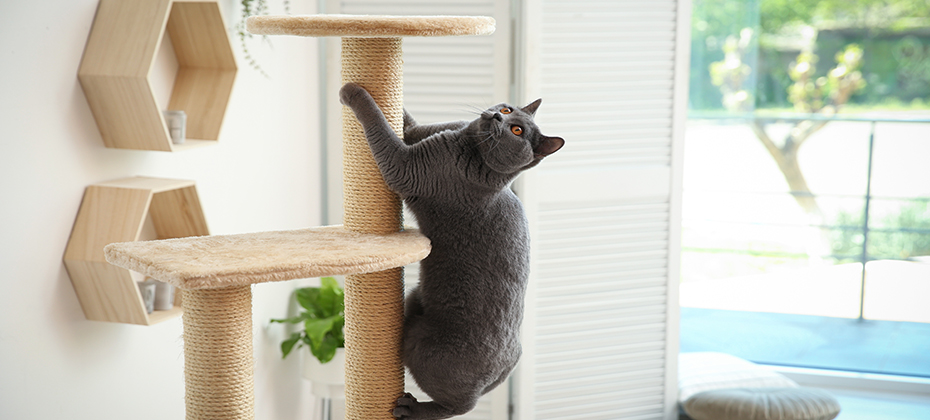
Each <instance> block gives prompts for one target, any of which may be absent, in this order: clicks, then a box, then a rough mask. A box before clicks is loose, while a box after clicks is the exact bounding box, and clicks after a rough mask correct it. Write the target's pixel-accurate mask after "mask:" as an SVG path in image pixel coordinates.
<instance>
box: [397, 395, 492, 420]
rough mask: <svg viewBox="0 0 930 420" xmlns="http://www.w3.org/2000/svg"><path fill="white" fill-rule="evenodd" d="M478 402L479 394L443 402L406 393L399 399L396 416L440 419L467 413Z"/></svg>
mask: <svg viewBox="0 0 930 420" xmlns="http://www.w3.org/2000/svg"><path fill="white" fill-rule="evenodd" d="M476 404H478V396H473V397H470V398H467V397H466V398H457V399H456V401H452V400H447V401H443V402H442V403H440V402H436V401H427V402H419V401H417V399H416V398H414V397H413V395H410V394H404V396H402V397H400V398H398V399H397V407H395V408H394V412H393V414H394V417H396V418H399V419H403V420H439V419H447V418H449V417H454V416H459V415H462V414H465V413H467V412H469V411H471V410H472V409H474V408H475V405H476Z"/></svg>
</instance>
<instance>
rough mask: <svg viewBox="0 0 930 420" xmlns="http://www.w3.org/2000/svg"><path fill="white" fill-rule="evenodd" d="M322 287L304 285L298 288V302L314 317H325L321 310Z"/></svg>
mask: <svg viewBox="0 0 930 420" xmlns="http://www.w3.org/2000/svg"><path fill="white" fill-rule="evenodd" d="M319 302H320V288H319V287H303V288H300V289H297V303H299V304H300V306H301V307H303V308H304V309H306V310H307V312H309V313H310V314H311V315H312V316H313V317H314V318H324V317H325V315H323V313H322V311H320V305H319Z"/></svg>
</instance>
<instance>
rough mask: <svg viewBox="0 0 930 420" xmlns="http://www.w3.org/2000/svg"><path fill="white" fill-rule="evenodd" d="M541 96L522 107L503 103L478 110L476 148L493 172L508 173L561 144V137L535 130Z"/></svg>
mask: <svg viewBox="0 0 930 420" xmlns="http://www.w3.org/2000/svg"><path fill="white" fill-rule="evenodd" d="M540 103H542V99H537V100H536V101H534V102H533V103H531V104H529V105H527V106H525V107H522V108H518V107H514V106H511V105H508V104H505V103H502V104H498V105H495V106H492V107H491V108H488V109H487V110H486V111H484V112H482V113H481V116H480V117H479V118H478V120H477V121H476V123H477V124H478V127H477V128H478V132H479V134H478V138H477V139H476V140H477V141H478V151H479V153H481V157H482V159H483V160H484V163H485V164H486V165H488V167H490V168H491V169H493V170H494V171H496V172H499V173H503V174H511V173H515V172H518V171H521V170H523V169H528V168H531V167H533V166H535V165H536V164H538V163H539V162H540V161H541V160H542V159H543V158H544V157H546V156H549V155H551V154H553V153H555V152H556V151H557V150H559V149H560V148H561V147H562V145H564V144H565V140H563V139H562V138H561V137H549V136H546V135H543V133H541V132H540V131H539V127H538V126H537V125H536V123H535V122H533V116H534V115H535V114H536V109H537V108H539V104H540Z"/></svg>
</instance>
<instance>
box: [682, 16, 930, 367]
mask: <svg viewBox="0 0 930 420" xmlns="http://www.w3.org/2000/svg"><path fill="white" fill-rule="evenodd" d="M892 3H893V4H892ZM928 16H930V6H928V5H927V4H926V2H910V1H898V2H884V1H857V2H818V1H807V0H799V1H793V2H785V1H776V0H757V1H749V2H745V1H735V0H695V2H694V13H693V19H692V59H691V80H690V93H691V98H690V104H689V123H688V126H687V131H686V137H685V172H684V179H685V180H684V199H683V230H682V284H681V296H680V299H681V305H682V326H681V332H682V341H681V349H682V351H702V350H715V351H724V352H727V353H731V354H735V355H737V356H740V357H743V358H746V359H749V360H753V361H756V362H762V363H769V364H777V365H788V366H801V367H813V368H823V369H835V370H848V371H860V372H873V373H884V374H893V375H909V376H924V377H930V354H928V353H926V351H925V350H923V349H926V348H928V347H930V338H928V337H930V310H927V309H926V305H925V303H924V302H923V301H922V299H921V297H925V296H928V295H930V181H928V180H930V166H928V165H926V163H925V162H926V160H925V157H926V156H930V103H928V102H926V99H925V98H928V97H930V37H928V36H927V35H926V33H927V31H926V29H927V28H926V27H925V26H926V25H927V24H926V22H927V19H923V20H918V19H913V18H914V17H924V18H926V17H928ZM917 21H919V22H923V23H922V24H923V25H925V26H915V22H917ZM863 265H864V267H865V270H864V272H863Z"/></svg>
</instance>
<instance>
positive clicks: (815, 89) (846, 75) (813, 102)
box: [788, 44, 866, 113]
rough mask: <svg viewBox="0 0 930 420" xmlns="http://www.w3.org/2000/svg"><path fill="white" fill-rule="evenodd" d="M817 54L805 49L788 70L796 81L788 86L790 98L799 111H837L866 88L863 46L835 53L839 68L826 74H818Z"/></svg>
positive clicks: (853, 46)
mask: <svg viewBox="0 0 930 420" xmlns="http://www.w3.org/2000/svg"><path fill="white" fill-rule="evenodd" d="M817 60H818V57H817V55H816V54H814V53H812V52H810V51H802V52H801V53H800V54H798V58H797V60H796V61H795V62H794V63H792V66H791V67H790V69H789V71H788V75H789V76H790V77H791V80H793V81H794V84H792V85H791V86H790V87H788V100H789V101H791V103H792V104H794V108H795V109H796V110H797V111H800V112H807V113H816V112H827V113H835V112H836V111H837V110H839V108H840V107H841V106H843V105H845V104H846V102H847V101H849V98H850V97H851V96H852V95H853V94H854V93H856V92H857V91H859V90H860V89H862V88H864V87H865V84H866V83H865V80H863V79H862V73H860V72H859V68H860V67H861V66H862V48H861V47H859V46H858V45H856V44H851V45H847V46H846V49H845V50H843V51H841V52H839V53H837V54H836V67H834V68H833V69H831V70H830V71H829V72H828V73H827V75H826V76H821V77H816V78H815V72H816V69H817Z"/></svg>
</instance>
